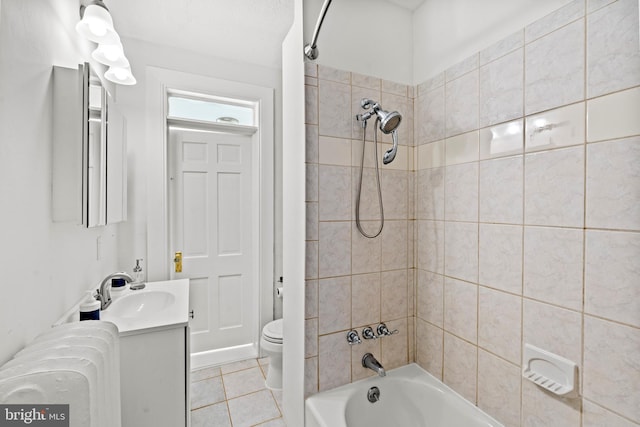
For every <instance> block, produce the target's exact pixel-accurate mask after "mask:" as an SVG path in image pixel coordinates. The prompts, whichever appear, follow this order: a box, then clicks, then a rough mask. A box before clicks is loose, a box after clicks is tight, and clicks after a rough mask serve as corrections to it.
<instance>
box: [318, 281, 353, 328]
mask: <svg viewBox="0 0 640 427" xmlns="http://www.w3.org/2000/svg"><path fill="white" fill-rule="evenodd" d="M350 327H351V277H350V276H345V277H336V278H332V279H321V280H319V281H318V333H319V334H322V335H324V334H328V333H331V332H335V331H340V330H345V329H349V328H350Z"/></svg>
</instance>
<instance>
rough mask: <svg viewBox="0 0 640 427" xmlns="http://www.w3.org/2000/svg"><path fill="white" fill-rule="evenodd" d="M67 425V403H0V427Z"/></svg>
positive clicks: (64, 426) (61, 426)
mask: <svg viewBox="0 0 640 427" xmlns="http://www.w3.org/2000/svg"><path fill="white" fill-rule="evenodd" d="M16 426H33V427H69V405H28V404H26V405H25V404H19V405H15V404H14V405H0V427H16Z"/></svg>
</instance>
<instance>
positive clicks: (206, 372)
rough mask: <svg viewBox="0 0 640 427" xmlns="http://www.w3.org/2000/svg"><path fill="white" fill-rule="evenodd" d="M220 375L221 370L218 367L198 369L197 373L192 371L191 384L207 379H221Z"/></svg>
mask: <svg viewBox="0 0 640 427" xmlns="http://www.w3.org/2000/svg"><path fill="white" fill-rule="evenodd" d="M220 375H221V373H220V368H219V367H217V366H215V367H209V368H203V369H198V370H196V371H191V382H192V383H194V382H196V381H201V380H205V379H207V378H213V377H219V376H220Z"/></svg>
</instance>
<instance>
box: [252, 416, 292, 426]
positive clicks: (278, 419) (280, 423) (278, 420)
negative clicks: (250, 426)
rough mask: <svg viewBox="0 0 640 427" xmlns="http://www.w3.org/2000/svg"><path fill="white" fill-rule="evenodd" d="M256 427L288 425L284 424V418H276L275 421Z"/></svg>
mask: <svg viewBox="0 0 640 427" xmlns="http://www.w3.org/2000/svg"><path fill="white" fill-rule="evenodd" d="M256 427H287V425H286V424H285V423H284V420H283V419H282V418H276V419H275V420H271V421H267V422H266V423H262V424H258V425H257V426H256Z"/></svg>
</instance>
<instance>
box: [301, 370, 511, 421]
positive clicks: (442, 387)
mask: <svg viewBox="0 0 640 427" xmlns="http://www.w3.org/2000/svg"><path fill="white" fill-rule="evenodd" d="M387 377H389V378H396V379H402V380H406V381H410V382H422V383H425V384H427V385H428V386H431V387H433V388H434V389H436V390H437V391H439V392H441V393H443V394H448V395H451V396H452V397H454V398H455V399H456V401H459V403H460V404H461V405H463V406H465V407H467V408H469V409H470V410H472V411H474V412H477V413H478V415H479V416H481V417H482V421H485V422H487V423H488V425H487V427H505V426H504V424H502V423H500V422H499V421H498V420H496V419H495V418H493V417H492V416H491V415H489V414H487V413H486V412H484V411H483V410H482V409H480V408H479V407H478V406H476V405H474V404H473V403H471V402H470V401H469V400H467V399H466V398H465V397H464V396H462V395H461V394H459V393H458V392H456V391H455V390H453V389H452V388H451V387H449V386H447V385H446V384H445V383H443V382H442V381H440V380H439V379H438V378H436V377H435V376H433V375H432V374H431V373H429V372H428V371H427V370H425V369H424V368H422V367H421V366H420V365H418V364H417V363H410V364H408V365H404V366H401V367H398V368H395V369H391V370H389V371H387ZM381 380H383V379H382V378H380V377H378V376H371V377H367V378H364V379H361V380H358V381H354V382H352V383H349V384H344V385H341V386H339V387H336V388H333V389H330V390H324V391H321V392H319V393H316V394H313V395H311V396H309V397H307V398H306V399H305V404H304V408H305V412H304V414H305V415H304V418H305V427H343V426H345V427H346V425H345V424H344V414H345V413H346V407H347V402H348V401H349V398H350V397H351V396H352V395H353V394H355V393H357V392H361V390H362V389H364V388H367V387H371V386H374V385H377V386H380V381H381ZM325 413H328V414H330V418H329V419H327V418H326V417H324V414H325ZM321 414H322V417H321V416H320V415H321ZM312 417H313V418H312ZM340 417H342V418H340Z"/></svg>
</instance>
